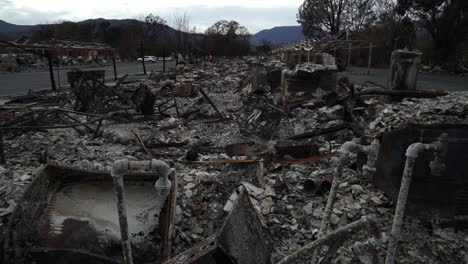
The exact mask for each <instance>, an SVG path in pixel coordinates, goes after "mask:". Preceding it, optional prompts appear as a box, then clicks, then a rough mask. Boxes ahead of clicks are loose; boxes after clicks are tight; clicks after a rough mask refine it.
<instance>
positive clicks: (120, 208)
mask: <svg viewBox="0 0 468 264" xmlns="http://www.w3.org/2000/svg"><path fill="white" fill-rule="evenodd" d="M127 170H128V161H117V162H115V163H114V165H113V167H112V170H111V175H112V178H113V180H114V188H115V197H116V199H117V212H118V215H119V226H120V236H121V243H122V253H123V260H124V261H123V263H125V264H133V257H132V245H131V243H130V234H129V230H128V220H127V209H126V205H125V187H124V181H123V175H124V174H125V172H126V171H127Z"/></svg>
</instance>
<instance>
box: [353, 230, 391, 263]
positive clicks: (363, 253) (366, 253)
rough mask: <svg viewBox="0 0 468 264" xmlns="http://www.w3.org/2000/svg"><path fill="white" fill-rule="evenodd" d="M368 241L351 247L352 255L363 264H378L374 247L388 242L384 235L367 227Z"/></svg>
mask: <svg viewBox="0 0 468 264" xmlns="http://www.w3.org/2000/svg"><path fill="white" fill-rule="evenodd" d="M368 232H369V239H368V240H366V241H364V242H360V241H358V242H356V243H354V245H353V246H352V247H351V250H352V251H353V254H354V255H355V256H356V257H357V258H358V259H359V260H360V261H361V263H364V264H378V263H379V259H378V257H377V250H376V247H377V246H378V245H382V244H384V243H386V242H387V241H388V236H387V235H386V234H385V233H380V232H379V230H378V229H375V228H373V227H372V226H370V227H368Z"/></svg>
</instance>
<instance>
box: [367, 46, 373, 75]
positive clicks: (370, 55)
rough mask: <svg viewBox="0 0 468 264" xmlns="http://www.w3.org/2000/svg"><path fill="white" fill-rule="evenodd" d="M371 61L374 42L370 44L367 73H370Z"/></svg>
mask: <svg viewBox="0 0 468 264" xmlns="http://www.w3.org/2000/svg"><path fill="white" fill-rule="evenodd" d="M371 62H372V43H371V44H370V46H369V61H368V62H367V74H370V67H371Z"/></svg>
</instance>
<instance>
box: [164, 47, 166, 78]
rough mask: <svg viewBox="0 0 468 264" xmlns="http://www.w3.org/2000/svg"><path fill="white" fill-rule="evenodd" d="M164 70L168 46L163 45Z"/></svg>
mask: <svg viewBox="0 0 468 264" xmlns="http://www.w3.org/2000/svg"><path fill="white" fill-rule="evenodd" d="M163 72H166V46H164V47H163Z"/></svg>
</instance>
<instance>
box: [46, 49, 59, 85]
mask: <svg viewBox="0 0 468 264" xmlns="http://www.w3.org/2000/svg"><path fill="white" fill-rule="evenodd" d="M46 54H47V61H48V62H49V75H50V85H51V86H52V91H57V86H55V77H54V68H53V58H52V51H50V50H48V51H47V53H46Z"/></svg>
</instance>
